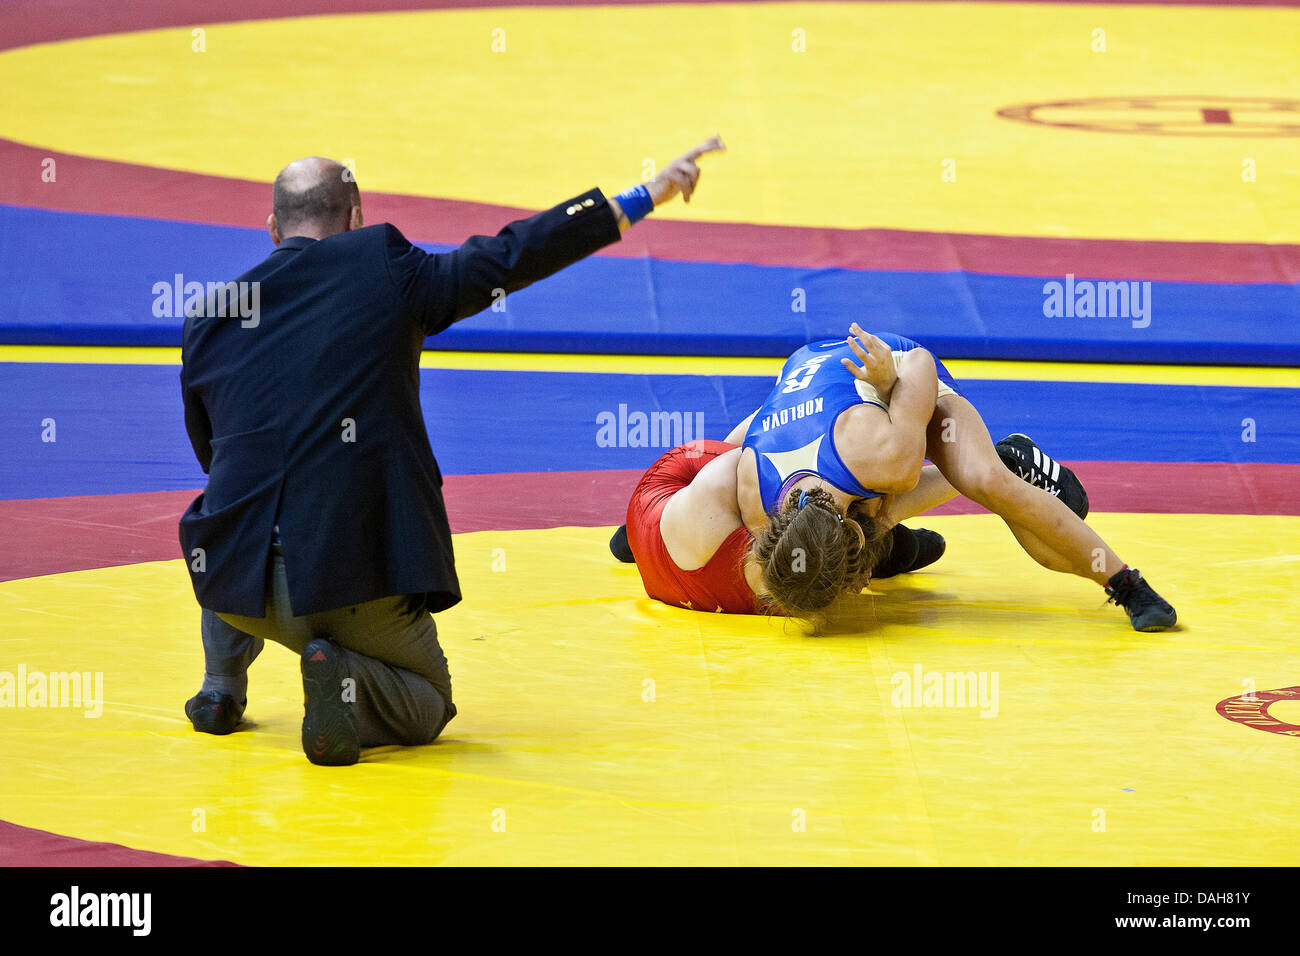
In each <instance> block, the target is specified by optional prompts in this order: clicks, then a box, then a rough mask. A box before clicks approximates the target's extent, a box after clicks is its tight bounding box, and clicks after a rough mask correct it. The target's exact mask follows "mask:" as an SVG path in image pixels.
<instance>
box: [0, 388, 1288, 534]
mask: <svg viewBox="0 0 1300 956" xmlns="http://www.w3.org/2000/svg"><path fill="white" fill-rule="evenodd" d="M770 385H771V380H770V379H768V378H767V377H761V378H750V377H730V376H719V377H716V378H711V377H701V376H686V375H612V374H590V373H562V372H505V371H502V372H486V371H471V370H430V371H425V372H424V373H423V377H422V387H421V392H420V396H421V402H422V404H423V406H424V415H425V421H426V423H427V425H428V427H429V430H430V435H431V438H432V442H433V448H434V452H435V454H436V455H437V456H438V460H439V463H440V464H441V466H442V468H443V470H444V471H445V472H446V473H447V474H482V473H487V472H520V471H578V470H587V469H623V468H644V467H646V466H647V465H648V464H649V463H650V462H652V461H653V460H654V459H655V458H657V457H658V455H659V454H660V453H661V450H662V447H671V446H672V445H673V444H677V443H678V442H679V441H680V439H681V438H682V437H692V438H693V437H697V436H696V434H695V433H694V427H693V426H694V422H695V421H696V415H699V416H702V419H703V431H704V435H703V437H705V438H722V437H724V436H725V435H726V434H727V432H728V431H729V430H730V429H731V426H732V425H733V424H734V423H735V422H737V421H739V420H740V419H742V418H744V417H745V416H746V415H748V414H749V413H750V412H751V411H753V410H754V408H755V407H757V405H758V404H759V402H760V401H762V399H763V398H764V397H765V395H766V394H767V390H768V388H769V387H770ZM962 387H963V389H964V390H965V392H966V394H967V397H969V398H970V399H971V401H972V402H974V404H975V406H976V408H978V409H979V410H980V411H981V413H982V414H983V416H984V418H985V421H986V422H987V423H988V426H989V429H990V431H992V432H993V435H994V437H995V438H999V437H1001V436H1002V435H1003V434H1006V433H1008V432H1012V431H1025V432H1028V433H1029V434H1030V435H1032V436H1033V437H1034V438H1035V439H1037V440H1038V441H1039V443H1040V444H1041V445H1042V446H1043V447H1044V448H1045V449H1046V450H1047V451H1048V453H1049V454H1051V455H1052V456H1053V457H1059V458H1061V459H1064V460H1066V461H1090V460H1100V461H1193V462H1207V461H1227V462H1276V463H1291V464H1294V463H1300V415H1297V414H1296V409H1297V407H1300V390H1296V389H1282V388H1223V387H1206V386H1182V385H1178V386H1174V385H1120V384H1095V383H1084V382H1072V383H1057V382H1052V383H1045V382H1019V381H984V380H980V381H971V382H965V383H963V385H962ZM620 406H625V408H624V409H622V414H620ZM637 412H640V413H642V414H645V415H646V416H647V417H648V416H649V415H650V414H651V413H654V412H668V413H673V412H677V413H680V415H679V416H678V420H679V421H681V422H683V425H684V423H685V422H686V421H687V420H689V421H690V422H691V423H692V434H690V435H689V436H684V435H682V434H670V435H667V436H662V437H661V438H660V439H659V445H660V446H661V447H658V448H656V447H637V446H634V445H633V444H631V443H632V442H634V441H635V440H636V438H637V434H636V432H635V424H636V420H635V419H634V418H633V415H634V413H637ZM602 414H606V415H608V416H609V417H610V418H609V420H612V421H613V423H614V427H613V429H612V430H611V431H609V432H607V433H606V435H605V436H604V437H606V438H611V439H613V444H612V445H611V444H608V443H602V442H601V441H600V440H599V439H600V438H601V435H600V427H599V426H598V421H600V420H601V417H602ZM620 418H622V419H623V420H624V421H626V422H627V425H626V427H623V428H620V427H619V421H620ZM1247 418H1249V419H1252V420H1253V421H1254V422H1255V441H1254V442H1243V441H1242V432H1243V424H1242V423H1243V420H1245V419H1247ZM46 420H53V422H54V427H55V432H54V434H55V438H56V441H54V442H52V443H50V442H43V441H42V432H43V431H44V430H45V429H46V426H45V425H44V424H43V423H44V422H45V421H46ZM648 438H649V436H648V435H647V439H648ZM620 441H621V442H622V443H621V444H620ZM204 481H205V478H204V475H203V473H202V472H201V471H200V469H199V467H198V465H197V464H196V463H195V462H194V457H193V453H192V452H191V450H190V446H189V441H188V439H187V437H186V434H185V427H184V421H183V415H182V410H181V400H180V384H179V378H178V369H177V368H176V367H173V366H157V365H73V364H38V363H30V364H29V363H0V499H4V498H44V497H58V496H64V495H89V494H113V493H126V492H142V491H165V490H170V489H179V488H197V487H202V485H203V484H204ZM0 534H2V532H0Z"/></svg>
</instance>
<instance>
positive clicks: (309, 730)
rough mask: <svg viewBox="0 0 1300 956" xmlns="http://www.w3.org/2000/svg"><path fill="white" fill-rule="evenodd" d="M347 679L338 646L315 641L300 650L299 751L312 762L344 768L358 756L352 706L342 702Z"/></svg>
mask: <svg viewBox="0 0 1300 956" xmlns="http://www.w3.org/2000/svg"><path fill="white" fill-rule="evenodd" d="M349 676H350V675H349V673H348V665H347V659H346V657H345V656H344V651H343V649H342V648H341V647H339V646H338V645H336V644H334V643H332V642H330V641H327V640H325V639H323V638H318V639H316V640H314V641H308V642H307V646H306V647H304V648H303V649H302V694H303V708H304V711H305V712H304V714H303V718H302V752H303V753H305V754H306V755H307V759H308V760H310V761H311V762H312V763H315V764H321V765H322V766H326V767H345V766H347V765H349V764H354V763H356V762H357V760H359V759H360V757H361V738H360V735H359V733H358V731H357V715H356V712H355V710H354V709H353V708H354V704H353V703H349V702H347V701H345V700H344V699H343V695H344V686H343V681H344V680H345V679H346V678H347V677H349Z"/></svg>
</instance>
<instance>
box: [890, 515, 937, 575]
mask: <svg viewBox="0 0 1300 956" xmlns="http://www.w3.org/2000/svg"><path fill="white" fill-rule="evenodd" d="M889 534H890V539H891V540H892V542H893V544H892V546H891V547H890V549H889V554H887V555H885V557H884V559H883V560H882V561H881V562H880V563H879V564H878V565H876V566H875V568H873V569H872V571H871V576H872V577H873V578H892V577H894V575H896V574H906V573H907V572H908V571H919V570H920V569H921V568H924V567H928V566H929V565H931V564H934V562H936V561H938V560H939V559H940V558H941V557H943V552H944V549H946V548H947V547H948V543H947V542H946V541H944V539H943V535H941V534H938V533H936V532H934V531H930V530H929V529H927V528H917V529H916V530H915V531H913V530H912V529H911V528H905V527H903V526H902V525H901V524H896V525H894V527H892V528H890V529H889Z"/></svg>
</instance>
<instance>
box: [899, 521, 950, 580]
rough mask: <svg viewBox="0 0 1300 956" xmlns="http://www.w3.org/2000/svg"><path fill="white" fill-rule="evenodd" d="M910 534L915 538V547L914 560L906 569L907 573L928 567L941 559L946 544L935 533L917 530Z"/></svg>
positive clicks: (927, 530)
mask: <svg viewBox="0 0 1300 956" xmlns="http://www.w3.org/2000/svg"><path fill="white" fill-rule="evenodd" d="M912 534H913V535H914V536H915V537H916V545H917V547H916V558H915V560H913V561H912V566H911V567H909V568H908V569H907V570H909V571H920V570H921V569H922V568H925V567H929V566H930V565H932V564H934V562H936V561H938V560H939V559H940V558H942V557H943V553H944V551H946V550H948V542H947V541H945V540H944V539H943V535H941V534H939V532H937V531H931V530H930V529H929V528H917V529H916V530H915V531H913V532H912Z"/></svg>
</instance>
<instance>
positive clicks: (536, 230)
mask: <svg viewBox="0 0 1300 956" xmlns="http://www.w3.org/2000/svg"><path fill="white" fill-rule="evenodd" d="M618 238H619V230H618V225H617V223H616V222H615V219H614V216H613V214H612V211H611V210H610V208H609V205H608V203H607V201H606V200H605V197H604V196H603V195H602V194H601V192H600V191H599V190H592V191H590V192H588V193H585V194H583V195H581V196H578V197H577V198H575V199H572V200H570V201H569V202H567V203H563V204H561V205H559V206H556V207H555V208H554V209H550V210H547V211H546V212H542V213H539V214H538V215H536V216H533V217H532V218H529V219H524V220H520V221H519V222H514V223H511V224H510V225H508V226H506V228H505V229H503V230H502V231H501V232H500V233H499V234H498V235H496V236H495V237H491V238H489V237H484V236H475V237H473V238H471V239H470V240H469V241H467V242H466V243H465V244H464V245H463V246H461V247H460V248H459V249H456V250H455V251H453V252H448V253H443V254H436V255H430V254H428V253H426V252H424V251H423V250H421V249H418V248H416V247H415V246H413V245H412V244H411V243H410V242H408V241H407V240H406V238H405V237H403V236H402V234H401V233H400V232H398V231H397V229H396V228H395V227H393V226H391V225H388V224H383V225H379V226H368V227H366V228H364V229H358V230H355V231H352V232H345V233H341V234H339V235H335V236H330V237H329V238H327V239H323V240H320V241H316V240H313V239H306V238H303V237H295V238H289V239H286V240H284V241H283V242H282V243H281V244H280V245H279V246H278V247H277V248H276V250H275V251H274V252H272V253H271V255H270V256H269V257H268V258H267V259H266V261H265V262H263V263H262V264H261V265H259V266H257V267H256V268H255V269H253V270H251V271H250V272H247V273H245V274H244V275H242V276H240V277H239V279H238V280H236V281H237V282H244V283H252V282H256V283H258V287H257V288H258V291H259V300H260V301H259V302H258V304H259V306H260V312H259V314H258V315H257V316H256V317H255V319H256V321H255V322H254V318H252V317H250V318H248V319H243V318H241V317H240V316H239V315H238V314H236V315H233V316H230V317H224V318H223V317H220V316H218V315H216V314H215V313H216V312H218V311H219V308H218V304H217V303H216V302H215V301H214V300H212V299H209V300H208V301H207V302H206V303H205V304H204V307H203V308H201V309H191V310H190V311H191V313H192V314H191V315H190V316H188V317H187V318H186V320H185V331H184V346H183V350H182V368H181V387H182V391H183V394H184V400H185V427H186V429H187V430H188V432H189V436H190V442H191V443H192V444H193V446H194V454H195V455H196V456H197V457H198V460H199V463H200V464H201V465H202V466H203V470H204V471H205V472H207V473H208V484H207V488H206V489H205V490H204V492H203V494H201V495H199V496H198V498H196V499H195V500H194V503H193V504H191V505H190V507H189V510H188V511H186V513H185V515H184V516H183V517H182V518H181V522H180V540H181V547H182V548H183V550H184V552H185V556H186V562H187V564H188V565H189V568H190V577H191V579H192V581H193V584H194V593H195V596H196V597H197V598H198V602H199V604H201V605H202V606H203V607H206V608H211V609H212V610H215V611H220V612H224V613H228V614H241V615H244V616H247V617H261V616H262V615H263V614H264V613H265V607H266V594H265V586H266V567H267V561H268V557H269V553H270V544H271V535H272V531H273V529H274V528H275V526H276V524H277V522H278V524H279V529H280V538H281V541H282V547H283V550H284V559H285V568H286V571H287V573H288V580H289V594H290V598H291V602H292V609H293V613H294V614H295V615H302V614H311V613H315V612H318V611H325V610H330V609H332V608H337V607H344V606H346V605H349V604H358V603H361V602H363V601H370V600H374V599H377V598H381V597H388V596H391V595H397V594H425V595H427V604H428V607H429V610H431V611H440V610H443V609H445V608H448V607H451V606H452V605H453V604H455V603H457V602H458V601H459V600H460V585H459V583H458V581H457V579H456V569H455V565H454V563H453V559H452V546H451V532H450V529H449V527H448V525H447V513H446V509H445V508H444V506H443V501H442V490H441V488H442V475H441V474H440V473H439V471H438V465H437V462H435V461H434V457H433V451H432V449H431V448H430V446H429V437H428V434H427V432H426V431H425V423H424V416H423V414H422V412H421V410H420V382H419V368H420V365H419V362H420V352H421V349H422V346H423V342H424V338H425V336H427V335H433V334H435V333H437V332H440V331H441V330H443V329H445V328H446V327H447V326H448V325H450V324H451V323H452V322H455V321H457V320H458V319H463V318H466V317H468V316H470V315H473V314H474V313H476V312H480V311H482V310H483V309H484V308H486V307H487V306H489V305H491V304H492V302H493V301H494V293H493V290H497V289H504V290H505V291H506V292H507V293H508V292H512V291H515V290H517V289H522V288H523V287H524V286H527V285H528V284H530V283H532V282H536V281H537V280H538V279H542V278H545V277H546V276H548V275H550V274H551V273H553V272H555V271H557V270H559V269H561V268H563V267H564V266H566V265H569V264H570V263H573V262H576V261H577V260H579V259H581V258H583V257H584V256H587V255H589V254H590V253H592V252H595V251H596V250H597V249H599V248H601V247H602V246H605V245H608V244H609V243H612V242H614V241H615V240H617V239H618ZM245 288H247V289H251V286H247V287H245ZM499 294H500V293H497V295H499ZM252 301H253V300H252V297H251V295H249V297H248V299H247V300H246V304H247V305H250V306H251V304H252ZM221 311H231V310H229V309H225V310H221ZM198 313H202V315H200V314H198Z"/></svg>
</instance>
